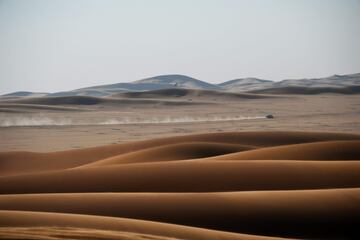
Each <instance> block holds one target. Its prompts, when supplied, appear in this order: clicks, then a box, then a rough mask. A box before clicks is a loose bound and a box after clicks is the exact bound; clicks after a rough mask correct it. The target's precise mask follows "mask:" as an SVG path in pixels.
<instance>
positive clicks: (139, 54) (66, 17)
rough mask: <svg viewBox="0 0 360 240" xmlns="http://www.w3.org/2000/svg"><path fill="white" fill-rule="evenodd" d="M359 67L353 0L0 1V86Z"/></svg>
mask: <svg viewBox="0 0 360 240" xmlns="http://www.w3.org/2000/svg"><path fill="white" fill-rule="evenodd" d="M356 72H360V0H52V1H47V0H0V94H4V93H8V92H13V91H20V90H27V91H44V92H56V91H64V90H72V89H76V88H80V87H87V86H92V85H99V84H109V83H117V82H128V81H133V80H137V79H141V78H145V77H151V76H155V75H162V74H185V75H189V76H192V77H195V78H198V79H200V80H204V81H208V82H212V83H219V82H223V81H226V80H231V79H235V78H243V77H258V78H263V79H270V80H281V79H288V78H311V77H325V76H329V75H333V74H348V73H356Z"/></svg>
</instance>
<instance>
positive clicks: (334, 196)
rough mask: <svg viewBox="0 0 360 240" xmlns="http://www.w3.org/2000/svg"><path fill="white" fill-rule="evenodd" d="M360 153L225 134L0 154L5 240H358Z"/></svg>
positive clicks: (341, 139)
mask: <svg viewBox="0 0 360 240" xmlns="http://www.w3.org/2000/svg"><path fill="white" fill-rule="evenodd" d="M359 147H360V136H359V135H355V134H341V133H321V132H227V133H211V134H197V135H187V136H176V137H167V138H158V139H150V140H143V141H136V142H127V143H121V144H114V145H106V146H100V147H93V148H84V149H78V150H68V151H60V152H48V153H36V152H2V153H0V238H17V239H19V238H20V239H54V238H52V237H56V238H55V239H79V238H83V239H84V238H85V239H88V238H91V239H114V238H115V239H116V238H118V239H159V240H160V239H267V237H280V238H306V239H308V238H323V239H332V238H335V239H339V238H341V239H348V238H355V237H356V235H354V233H355V231H356V230H357V226H358V225H359V224H360V207H359V206H360V174H359V172H360V161H359V160H360V151H359V149H360V148H359ZM174 224H177V225H174ZM247 234H249V235H247Z"/></svg>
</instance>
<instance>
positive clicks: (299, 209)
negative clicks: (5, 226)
mask: <svg viewBox="0 0 360 240" xmlns="http://www.w3.org/2000/svg"><path fill="white" fill-rule="evenodd" d="M359 203H360V189H358V188H357V189H332V190H305V191H254V192H229V193H84V194H78V193H77V194H34V195H33V194H26V195H3V196H0V207H1V209H4V210H27V211H40V212H60V213H77V214H89V215H101V216H113V217H125V218H133V219H141V220H151V221H159V222H167V223H174V224H181V225H189V226H196V227H201V228H210V229H217V230H223V231H232V232H241V233H247V234H255V235H270V236H283V237H302V238H310V237H312V238H314V237H319V236H322V237H328V236H332V237H339V236H346V234H350V233H351V232H352V231H354V230H355V229H357V225H358V224H359V223H360V218H359V214H360V204H359ZM269 221H270V222H271V224H269ZM325 229H326V233H324V230H325Z"/></svg>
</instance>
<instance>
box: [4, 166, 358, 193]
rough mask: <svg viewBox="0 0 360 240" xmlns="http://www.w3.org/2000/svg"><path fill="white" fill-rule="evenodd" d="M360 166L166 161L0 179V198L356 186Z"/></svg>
mask: <svg viewBox="0 0 360 240" xmlns="http://www.w3.org/2000/svg"><path fill="white" fill-rule="evenodd" d="M359 171H360V161H294V160H289V161H284V160H271V161H270V160H264V161H261V160H257V161H196V160H194V161H190V160H187V161H181V160H180V161H172V162H153V163H138V164H122V165H109V166H101V167H88V168H77V169H69V170H60V171H49V172H45V173H38V174H24V175H18V176H4V177H1V178H0V193H2V194H6V193H56V192H59V193H62V192H64V193H66V192H208V191H243V190H279V189H316V188H345V187H346V188H348V187H360V175H359Z"/></svg>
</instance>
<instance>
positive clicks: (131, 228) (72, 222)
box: [0, 211, 274, 240]
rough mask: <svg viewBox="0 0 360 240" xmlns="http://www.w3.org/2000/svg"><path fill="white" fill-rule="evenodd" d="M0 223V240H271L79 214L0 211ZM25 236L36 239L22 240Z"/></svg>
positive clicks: (172, 225)
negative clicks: (5, 239)
mask: <svg viewBox="0 0 360 240" xmlns="http://www.w3.org/2000/svg"><path fill="white" fill-rule="evenodd" d="M0 219H2V221H0V236H6V234H8V235H9V236H11V237H13V236H15V237H18V238H19V236H21V239H43V237H47V236H48V235H49V239H53V238H50V237H54V235H55V234H56V235H57V236H59V239H74V238H76V239H77V238H80V237H81V238H82V239H94V238H95V239H114V238H115V239H129V240H130V239H159V240H160V239H194V240H208V239H224V240H238V239H239V240H240V239H245V240H246V239H255V240H257V239H259V240H260V239H274V238H270V237H262V236H255V235H247V234H238V233H230V232H221V231H214V230H208V229H202V228H195V227H186V226H181V225H174V224H166V223H159V222H151V221H143V220H134V219H126V218H114V217H103V216H91V215H79V214H63V213H45V212H29V211H26V212H22V211H0ZM29 235H30V236H33V235H35V236H36V237H34V238H30V237H29V238H26V236H29ZM39 237H42V238H39ZM9 238H10V237H9ZM12 239H13V238H12ZM45 239H46V238H45Z"/></svg>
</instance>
